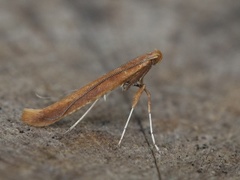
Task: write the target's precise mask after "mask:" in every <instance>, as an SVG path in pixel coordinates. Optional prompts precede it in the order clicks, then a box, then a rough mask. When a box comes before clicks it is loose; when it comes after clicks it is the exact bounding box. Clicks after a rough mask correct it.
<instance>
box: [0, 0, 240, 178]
mask: <svg viewBox="0 0 240 180" xmlns="http://www.w3.org/2000/svg"><path fill="white" fill-rule="evenodd" d="M239 10H240V2H239V1H224V0H212V1H190V0H186V1H181V2H180V1H177V0H171V1H167V0H163V1H157V0H153V1H110V0H98V1H80V0H79V1H76V0H68V1H63V0H51V1H49V0H41V1H27V0H18V1H9V0H1V1H0V137H1V138H0V179H58V180H59V179H239V178H240V165H239V164H240V163H239V162H240V136H239V132H240V93H239V92H240V81H239V77H240V51H239V50H240V41H239V40H240V35H239V34H240V33H239V30H240V23H239V22H240V13H239V12H240V11H239ZM155 48H157V49H160V50H161V51H162V52H163V55H164V59H163V61H162V63H161V64H159V65H157V66H155V67H154V68H153V69H152V70H151V71H150V72H149V74H148V75H147V76H146V78H145V82H146V84H147V86H148V89H149V90H150V92H151V94H152V106H153V108H152V117H153V124H154V127H153V128H154V132H155V137H156V141H157V144H158V145H159V147H160V149H161V154H158V153H157V152H156V151H155V149H154V148H153V146H152V143H151V138H150V135H149V124H148V118H147V101H146V100H147V98H146V97H145V96H144V95H143V97H142V99H141V102H140V103H139V105H138V106H137V108H136V111H135V112H134V115H133V117H132V120H131V122H130V124H129V127H128V129H127V132H126V135H125V137H124V139H123V142H122V146H121V147H120V148H118V147H117V143H118V140H119V138H120V135H121V132H122V130H123V126H124V124H125V121H126V118H127V115H128V113H129V110H130V107H131V98H132V95H133V94H134V92H135V91H136V90H137V89H136V88H131V90H129V91H128V92H126V93H122V91H121V89H118V90H116V91H114V92H112V93H111V94H110V95H109V96H108V98H107V102H104V101H101V102H99V103H98V104H97V105H96V107H95V108H94V110H93V111H92V112H91V113H90V114H89V115H88V116H87V117H86V118H85V119H84V121H83V122H82V123H81V124H79V125H78V126H77V127H76V128H75V129H74V130H73V131H71V132H70V133H68V134H64V132H65V131H66V130H67V129H68V128H69V127H70V126H71V125H72V124H73V123H74V122H75V121H76V120H77V119H78V118H79V117H80V116H81V115H82V113H83V112H84V110H85V109H81V110H80V111H78V112H77V113H75V114H73V115H71V116H69V117H66V118H64V120H62V121H60V122H58V123H56V124H54V125H52V126H49V127H45V128H35V127H30V126H28V125H26V124H23V123H22V122H21V120H20V117H21V113H22V110H23V108H25V107H28V108H42V107H45V106H47V105H48V104H51V103H52V102H54V101H56V100H57V99H59V97H61V96H62V95H63V94H65V93H66V92H69V91H70V90H73V89H77V88H79V87H81V86H83V85H84V84H86V83H87V82H90V81H92V80H94V79H95V78H97V77H98V76H99V75H102V74H104V73H106V72H108V71H109V70H111V69H113V68H116V67H118V66H119V65H121V64H123V63H125V62H126V61H128V60H130V59H132V58H134V57H136V56H138V55H140V54H143V53H146V52H148V51H151V50H153V49H155ZM35 92H36V93H38V94H40V95H42V96H50V97H51V98H50V99H39V98H38V97H36V95H35Z"/></svg>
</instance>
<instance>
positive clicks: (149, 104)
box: [144, 88, 160, 152]
mask: <svg viewBox="0 0 240 180" xmlns="http://www.w3.org/2000/svg"><path fill="white" fill-rule="evenodd" d="M144 91H145V92H146V94H147V97H148V116H149V124H150V134H151V137H152V142H153V145H154V146H155V148H156V150H157V151H158V152H160V151H159V148H158V146H157V145H156V142H155V138H154V135H153V127H152V116H151V94H150V92H149V91H148V90H147V89H146V88H145V89H144Z"/></svg>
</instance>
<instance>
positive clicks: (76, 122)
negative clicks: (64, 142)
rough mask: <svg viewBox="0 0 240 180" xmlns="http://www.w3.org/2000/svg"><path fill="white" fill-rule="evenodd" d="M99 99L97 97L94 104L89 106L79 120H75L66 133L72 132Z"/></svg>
mask: <svg viewBox="0 0 240 180" xmlns="http://www.w3.org/2000/svg"><path fill="white" fill-rule="evenodd" d="M98 100H99V99H96V100H95V101H94V102H93V103H92V105H91V106H90V107H89V108H88V110H87V111H86V112H85V113H84V114H83V115H82V117H81V118H80V119H78V120H77V122H75V123H74V124H73V125H72V126H71V127H70V128H69V129H68V130H67V131H66V132H65V133H68V132H70V131H71V130H72V129H73V128H74V127H75V126H76V125H77V124H78V123H79V122H80V121H81V120H82V119H83V118H84V117H85V116H86V115H87V114H88V112H89V111H90V110H91V109H92V108H93V107H94V105H95V104H96V102H97V101H98Z"/></svg>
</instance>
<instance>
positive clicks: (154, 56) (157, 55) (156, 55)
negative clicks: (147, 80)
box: [148, 49, 162, 65]
mask: <svg viewBox="0 0 240 180" xmlns="http://www.w3.org/2000/svg"><path fill="white" fill-rule="evenodd" d="M148 58H149V60H151V61H152V64H153V65H155V64H157V63H158V62H160V61H161V60H162V53H161V51H159V50H157V49H155V50H154V51H152V52H150V53H148Z"/></svg>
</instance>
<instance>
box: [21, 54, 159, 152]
mask: <svg viewBox="0 0 240 180" xmlns="http://www.w3.org/2000/svg"><path fill="white" fill-rule="evenodd" d="M161 60H162V53H161V51H159V50H154V51H152V52H150V53H147V54H144V55H141V56H139V57H137V58H134V59H133V60H131V61H129V62H127V63H126V64H123V65H122V66H120V67H118V68H116V69H114V70H112V71H110V72H108V73H107V74H105V75H103V76H101V77H99V78H98V79H96V80H94V81H92V82H90V83H88V84H87V85H85V86H83V87H82V88H80V89H79V90H76V91H74V92H73V93H71V94H69V95H68V96H66V97H65V98H63V99H61V100H59V101H57V102H55V103H54V104H52V105H49V106H47V107H45V108H42V109H24V110H23V113H22V121H23V122H25V123H26V124H29V125H32V126H37V127H42V126H48V125H51V124H53V123H55V122H57V121H59V120H60V119H62V118H64V117H65V116H67V115H69V114H72V113H74V112H75V111H77V110H79V109H80V108H82V107H83V106H86V105H87V104H89V103H92V105H91V106H90V107H89V109H88V110H87V111H86V112H85V113H84V114H83V115H82V117H81V118H80V119H79V120H78V121H77V122H76V123H75V124H74V125H73V126H71V127H70V129H69V130H68V131H67V132H69V131H70V130H72V129H73V128H74V127H75V126H76V125H77V124H78V123H79V122H80V121H81V120H82V119H83V118H84V117H85V116H86V115H87V113H88V112H89V111H90V110H91V109H92V108H93V106H94V105H95V104H96V102H97V101H98V100H99V99H100V98H101V97H105V96H106V94H107V93H109V92H111V91H113V90H114V89H116V88H117V87H120V86H121V87H122V89H123V91H127V90H128V89H129V88H130V87H131V86H136V87H138V88H139V89H138V91H137V92H136V93H135V95H134V97H133V101H132V108H131V110H130V113H129V116H128V118H127V122H126V124H125V126H124V129H123V132H122V135H121V138H120V140H119V143H118V145H119V146H120V144H121V142H122V139H123V136H124V134H125V131H126V129H127V126H128V123H129V120H130V118H131V116H132V113H133V110H134V108H135V107H136V105H137V103H138V101H139V99H140V96H141V94H142V93H144V92H145V93H146V95H147V97H148V115H149V123H150V133H151V138H152V141H153V145H154V146H155V148H156V149H157V151H159V148H158V146H157V145H156V143H155V138H154V135H153V128H152V118H151V95H150V92H149V91H148V90H147V88H146V85H145V84H144V82H143V78H144V76H145V75H146V74H147V73H148V71H149V70H150V69H151V68H152V66H153V65H155V64H157V63H159V62H160V61H161Z"/></svg>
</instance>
